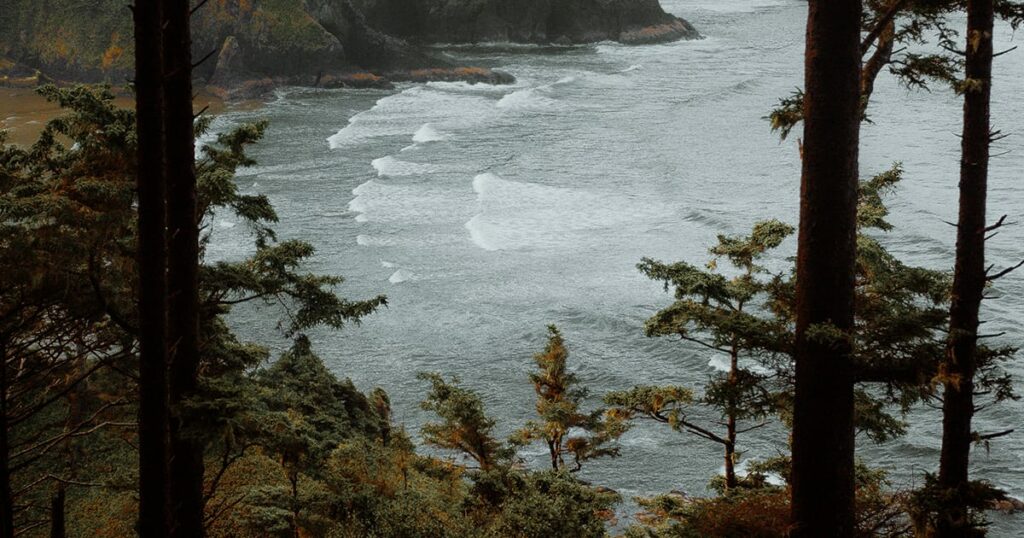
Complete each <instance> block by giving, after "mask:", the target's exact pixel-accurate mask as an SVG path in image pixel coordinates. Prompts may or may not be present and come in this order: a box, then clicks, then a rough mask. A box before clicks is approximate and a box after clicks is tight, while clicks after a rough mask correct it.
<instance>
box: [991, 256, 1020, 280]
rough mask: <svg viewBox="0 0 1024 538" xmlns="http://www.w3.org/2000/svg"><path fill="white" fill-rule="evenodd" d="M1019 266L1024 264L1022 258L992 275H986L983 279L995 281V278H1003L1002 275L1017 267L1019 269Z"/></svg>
mask: <svg viewBox="0 0 1024 538" xmlns="http://www.w3.org/2000/svg"><path fill="white" fill-rule="evenodd" d="M1021 266H1024V260H1021V261H1020V263H1018V264H1017V265H1013V266H1010V267H1007V268H1006V269H1003V270H1002V271H999V272H998V273H996V274H994V275H992V276H986V277H985V280H987V281H989V282H995V281H996V280H998V279H1000V278H1003V277H1004V276H1006V275H1008V274H1010V273H1012V272H1014V271H1016V270H1017V269H1020V268H1021ZM987 273H988V271H986V274H987Z"/></svg>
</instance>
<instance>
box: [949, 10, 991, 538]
mask: <svg viewBox="0 0 1024 538" xmlns="http://www.w3.org/2000/svg"><path fill="white" fill-rule="evenodd" d="M992 27H993V6H992V0H970V1H969V2H968V3H967V60H966V75H967V77H966V80H967V84H966V88H965V92H964V120H963V121H964V123H963V137H962V142H961V151H962V155H961V159H960V216H959V223H958V225H957V237H956V269H955V271H954V276H953V297H952V304H951V306H950V313H949V343H948V346H947V350H946V361H945V365H944V373H945V375H946V382H945V393H944V395H943V404H942V455H941V459H940V462H939V484H940V485H941V486H942V487H943V488H946V489H948V490H951V491H953V492H956V494H957V495H956V496H955V497H954V498H955V499H956V500H954V501H953V503H952V506H949V507H948V508H947V509H946V510H945V511H944V514H942V515H940V524H939V529H938V530H939V536H965V535H966V534H967V532H968V531H969V529H968V523H969V520H968V510H967V507H966V506H965V504H964V500H965V499H964V497H963V495H964V494H965V493H966V491H967V484H968V471H967V469H968V459H969V455H970V449H971V417H972V415H973V414H974V372H975V367H976V360H975V351H976V347H977V343H978V310H979V309H980V306H981V299H982V293H983V290H984V288H985V278H986V277H985V198H986V191H987V182H988V160H989V143H990V134H989V129H990V126H989V101H990V98H991V93H992Z"/></svg>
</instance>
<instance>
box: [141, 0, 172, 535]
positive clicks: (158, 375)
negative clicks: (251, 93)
mask: <svg viewBox="0 0 1024 538" xmlns="http://www.w3.org/2000/svg"><path fill="white" fill-rule="evenodd" d="M161 6H162V2H158V1H155V0H142V1H139V2H137V3H136V5H135V8H134V17H135V114H136V130H137V133H138V171H137V173H138V185H137V188H138V198H139V209H138V211H139V224H138V228H139V230H138V273H139V307H138V308H139V348H140V352H139V525H138V531H139V534H140V535H141V536H145V537H147V538H148V537H151V536H152V537H161V536H167V527H168V522H169V521H168V513H167V506H168V498H167V484H168V465H167V463H168V455H169V453H168V442H169V439H168V401H167V272H166V267H167V252H166V243H165V241H166V192H165V181H166V179H165V177H164V173H163V172H164V151H163V149H164V133H163V118H162V115H161V113H162V109H163V106H164V103H163V83H164V82H163V52H162V50H163V45H162V43H161V40H160V35H161V27H162V20H163V18H162V13H161V11H162V10H161Z"/></svg>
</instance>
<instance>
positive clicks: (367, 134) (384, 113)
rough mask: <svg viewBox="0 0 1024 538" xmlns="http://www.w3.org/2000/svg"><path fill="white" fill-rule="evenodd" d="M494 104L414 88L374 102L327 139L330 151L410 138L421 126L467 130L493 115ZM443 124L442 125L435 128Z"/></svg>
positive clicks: (470, 96) (478, 98) (476, 97)
mask: <svg viewBox="0 0 1024 538" xmlns="http://www.w3.org/2000/svg"><path fill="white" fill-rule="evenodd" d="M492 103H493V101H492V100H491V99H488V98H487V97H485V96H482V95H474V94H469V93H456V92H451V91H444V90H441V89H438V88H432V87H428V86H414V87H412V88H409V89H407V90H405V91H402V92H399V93H396V94H394V95H389V96H387V97H384V98H382V99H380V100H378V101H377V103H376V104H374V105H373V107H372V108H370V109H369V110H366V111H363V112H360V113H358V114H356V115H354V116H352V117H351V118H349V120H348V125H346V126H345V127H344V128H342V129H341V130H339V131H338V132H337V133H335V134H333V135H331V136H330V137H328V138H327V144H328V146H329V147H330V148H331V149H337V148H342V147H346V146H352V145H360V144H364V143H367V142H370V141H372V140H374V139H376V138H379V137H389V136H409V135H410V134H413V133H416V132H417V129H419V128H421V127H422V126H423V125H424V124H432V125H433V126H434V128H435V129H438V128H440V127H448V124H449V123H452V124H453V125H452V126H453V127H468V126H472V125H475V124H477V123H479V122H480V121H482V120H484V119H486V117H487V116H489V115H492V114H493V110H492V108H491V106H492ZM438 122H442V123H443V124H444V125H438Z"/></svg>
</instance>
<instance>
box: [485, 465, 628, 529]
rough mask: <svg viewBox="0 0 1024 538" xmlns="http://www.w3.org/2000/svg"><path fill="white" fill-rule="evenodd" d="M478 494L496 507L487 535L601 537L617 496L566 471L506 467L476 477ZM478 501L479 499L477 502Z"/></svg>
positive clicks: (617, 498)
mask: <svg viewBox="0 0 1024 538" xmlns="http://www.w3.org/2000/svg"><path fill="white" fill-rule="evenodd" d="M474 481H475V482H476V484H475V486H474V492H475V493H476V494H477V498H479V499H482V500H486V502H489V503H492V505H493V506H495V507H497V510H496V515H494V516H492V519H490V521H489V524H488V525H487V527H486V531H485V532H481V533H480V534H479V536H484V537H487V538H506V537H508V538H547V537H553V538H576V537H580V538H598V537H603V536H606V531H605V522H606V520H607V519H609V518H611V517H612V508H613V506H614V505H615V504H616V503H617V502H618V500H619V496H618V495H617V494H616V493H614V492H611V491H608V490H601V489H595V488H591V487H588V486H586V485H584V484H582V483H580V482H579V481H577V480H575V479H574V478H573V477H572V476H570V475H568V474H567V473H563V472H557V471H545V472H533V473H519V472H516V471H511V470H507V469H503V470H495V471H490V472H488V473H485V474H483V475H482V476H478V477H475V478H474ZM477 506H480V505H477Z"/></svg>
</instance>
